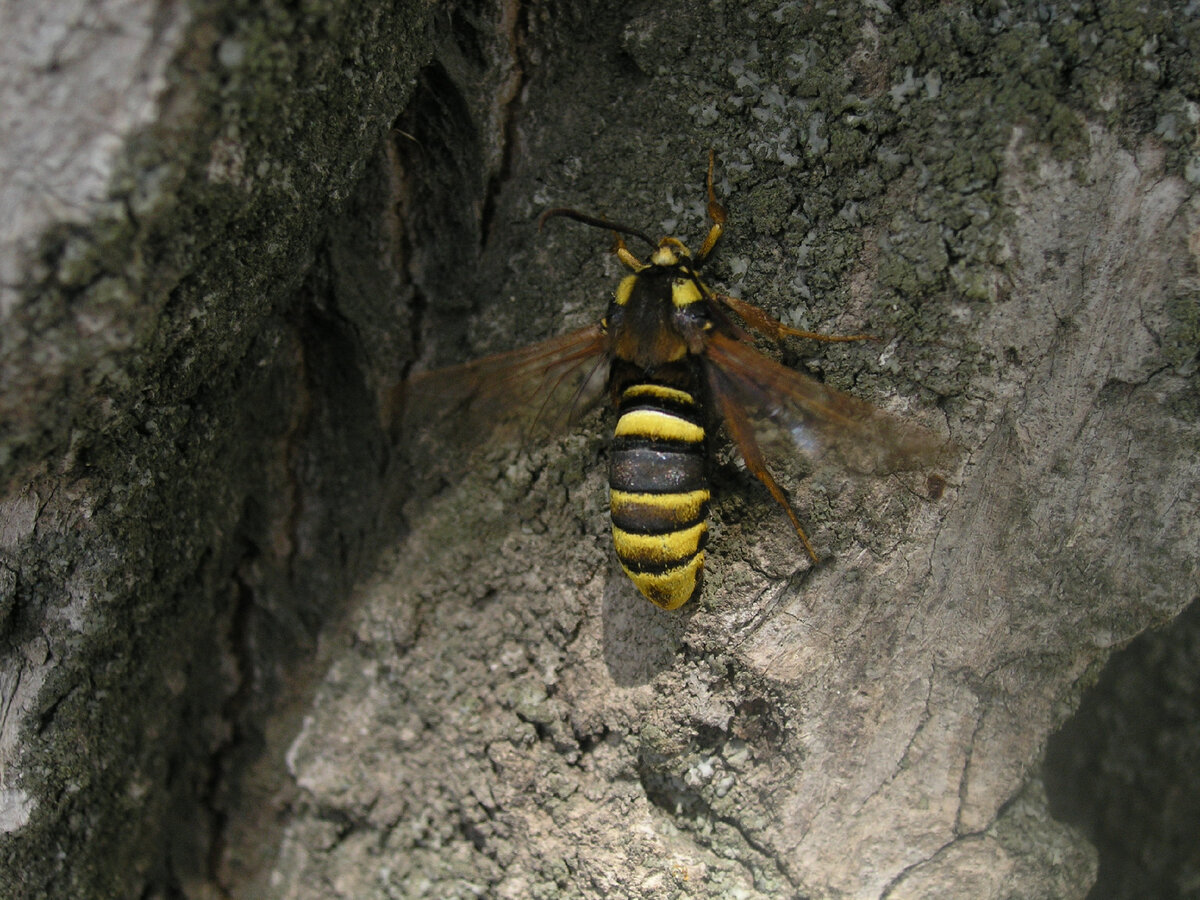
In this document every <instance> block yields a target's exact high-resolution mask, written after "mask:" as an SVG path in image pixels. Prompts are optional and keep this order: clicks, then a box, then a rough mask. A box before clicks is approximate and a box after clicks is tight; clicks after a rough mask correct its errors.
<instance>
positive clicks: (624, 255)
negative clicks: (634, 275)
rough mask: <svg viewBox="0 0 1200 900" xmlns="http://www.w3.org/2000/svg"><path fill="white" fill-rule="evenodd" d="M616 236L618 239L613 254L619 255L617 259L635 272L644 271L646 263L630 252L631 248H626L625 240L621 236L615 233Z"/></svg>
mask: <svg viewBox="0 0 1200 900" xmlns="http://www.w3.org/2000/svg"><path fill="white" fill-rule="evenodd" d="M614 236H615V237H616V239H617V245H616V246H615V247H614V248H613V253H615V254H616V255H617V259H619V260H620V261H621V262H623V263H625V265H627V266H628V267H629V268H631V269H633V271H635V272H640V271H642V269H644V268H646V264H645V263H644V262H642V261H641V260H640V259H638V258H637V257H636V256H634V255H633V254H632V253H630V252H629V248H628V247H626V246H625V239H624V238H623V237H621V235H619V234H616V232H614Z"/></svg>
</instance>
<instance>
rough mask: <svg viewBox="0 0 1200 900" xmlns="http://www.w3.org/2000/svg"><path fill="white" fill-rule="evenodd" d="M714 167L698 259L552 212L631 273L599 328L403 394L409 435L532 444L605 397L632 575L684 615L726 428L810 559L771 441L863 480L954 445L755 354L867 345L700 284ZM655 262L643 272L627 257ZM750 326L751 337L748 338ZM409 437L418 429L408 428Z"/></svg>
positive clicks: (601, 223) (582, 217)
mask: <svg viewBox="0 0 1200 900" xmlns="http://www.w3.org/2000/svg"><path fill="white" fill-rule="evenodd" d="M713 161H714V160H713V154H712V153H711V152H710V154H709V160H708V177H707V187H708V217H709V219H710V220H711V221H712V226H711V227H710V229H709V231H708V234H707V236H706V237H705V239H704V242H703V243H702V244H701V245H700V249H699V251H698V252H697V253H696V254H695V255H693V254H692V253H691V252H690V251H689V250H688V248H687V246H685V245H684V243H683V242H682V241H680V240H679V239H677V238H674V237H664V238H662V239H661V240H658V241H654V240H653V239H651V238H650V237H649V236H647V235H646V234H645V233H644V232H642V231H638V230H637V229H634V228H631V227H629V226H626V225H622V224H619V223H616V222H610V221H608V220H606V219H603V218H599V217H597V216H592V215H588V214H585V213H581V212H578V211H577V210H573V209H566V208H555V209H549V210H546V211H545V212H544V213H542V215H541V217H540V219H539V220H538V227H539V229H540V228H541V227H542V226H544V225H545V224H546V222H548V221H549V220H551V219H555V218H563V219H573V220H575V221H578V222H582V223H583V224H585V225H590V226H593V227H596V228H602V229H606V230H608V231H611V232H613V234H614V235H615V240H616V243H615V248H614V252H615V254H616V256H617V258H618V259H619V260H620V261H621V262H622V263H623V264H624V265H625V266H626V267H628V268H629V269H630V270H631V271H630V274H628V275H626V276H625V277H624V278H623V279H622V281H621V282H620V284H619V285H618V286H617V289H616V292H615V294H614V296H613V298H612V300H611V301H610V302H609V304H608V310H607V312H606V314H605V316H604V318H602V319H601V320H600V321H599V322H598V323H596V324H594V325H590V326H588V327H586V328H581V329H579V330H577V331H573V332H570V333H569V334H565V335H562V336H560V337H556V338H552V339H550V340H547V341H543V342H541V343H538V344H534V345H532V346H528V347H524V348H521V349H518V350H513V351H509V352H507V353H500V354H496V355H494V356H488V357H484V358H482V359H478V360H475V361H474V362H469V363H466V364H464V365H459V366H454V367H451V368H447V369H440V370H435V371H431V372H424V373H421V374H418V375H416V376H414V377H413V378H411V379H409V380H408V381H407V382H406V383H405V385H403V386H402V388H401V393H402V398H401V401H400V402H401V404H402V405H403V406H404V410H405V417H406V422H411V423H412V430H418V431H419V430H420V429H421V428H422V427H424V426H425V425H427V424H428V423H429V422H430V420H431V418H432V417H436V416H441V417H452V418H453V419H454V420H455V421H456V422H457V425H456V427H458V428H460V429H461V432H460V433H461V434H463V435H464V436H470V437H473V438H475V439H479V438H480V437H481V436H483V435H484V434H486V433H490V432H491V431H492V430H494V428H495V426H497V425H498V424H499V423H500V422H501V421H502V420H508V421H512V422H515V423H516V424H518V425H519V426H521V427H522V428H523V429H524V430H526V431H527V430H528V428H529V427H531V426H533V425H540V426H543V427H547V428H549V427H554V426H556V425H562V424H567V423H570V422H573V421H574V420H576V419H577V418H578V417H579V415H580V414H581V413H582V412H584V411H586V410H587V409H588V408H590V407H591V406H592V405H593V404H594V403H595V401H596V400H597V399H598V398H599V397H600V396H601V395H602V394H603V393H604V388H606V387H607V389H608V393H609V394H610V396H611V398H612V401H613V403H614V404H615V406H616V409H617V423H616V428H615V432H614V437H613V442H612V446H611V451H610V457H609V494H610V508H611V518H612V536H613V544H614V547H615V549H616V553H617V558H618V560H619V561H620V564H621V567H622V568H623V569H624V570H625V572H626V574H628V576H629V578H630V579H631V580H632V581H633V583H634V584H635V585H636V586H637V588H638V589H639V590H640V591H641V592H642V594H644V595H645V596H646V597H647V598H648V599H649V600H650V601H651V602H653V603H655V604H657V605H658V606H660V607H662V608H664V609H676V608H678V607H679V606H682V605H683V604H684V603H686V602H687V601H688V600H689V599H691V598H692V597H693V596H694V595H695V593H696V591H697V590H698V589H699V586H700V582H701V575H702V571H703V567H704V553H705V549H704V548H705V544H706V541H707V537H708V505H709V500H710V494H709V489H708V481H707V478H706V475H705V469H706V463H707V452H706V448H707V445H708V436H709V432H710V425H711V424H713V421H712V420H714V419H718V420H719V421H720V422H722V423H724V425H725V428H726V430H727V431H728V433H729V436H730V437H731V438H732V440H733V442H734V444H735V445H736V446H737V449H738V450H739V452H740V453H741V456H742V459H743V460H744V461H745V464H746V468H747V469H748V470H749V471H750V472H751V473H752V474H753V475H754V476H755V477H756V478H757V479H758V480H759V481H760V482H762V484H763V485H764V486H765V487H766V489H767V490H768V491H769V492H770V494H771V496H772V497H773V498H774V499H775V501H776V502H777V503H778V504H779V505H780V507H782V509H783V511H784V512H785V513H786V514H787V516H788V518H789V520H790V521H791V523H792V527H793V528H794V529H795V532H796V535H797V537H798V538H799V540H800V543H801V544H802V545H803V547H804V549H805V551H807V553H808V555H809V556H810V557H811V558H812V559H813V561H814V562H816V561H817V553H816V550H815V549H814V548H813V545H812V542H811V541H810V540H809V538H808V535H806V534H805V533H804V528H803V527H802V526H801V524H800V519H799V517H798V516H797V515H796V512H795V510H794V509H792V506H791V504H790V503H789V502H788V499H787V497H786V496H785V494H784V492H783V489H782V488H780V486H779V485H778V484H777V483H776V481H775V478H774V477H773V476H772V475H771V472H770V470H769V469H768V467H767V463H766V460H765V457H764V454H763V450H762V448H761V446H760V434H765V433H768V432H772V431H773V432H775V434H783V435H784V436H786V437H787V438H788V439H789V443H790V445H791V449H792V450H793V452H795V451H800V452H804V453H806V454H808V455H810V456H819V455H824V454H832V455H833V456H834V457H836V459H837V461H838V462H839V463H840V464H841V465H843V466H845V467H847V468H849V469H852V470H856V471H863V472H892V471H898V470H902V469H911V468H917V467H921V466H924V465H928V464H931V463H933V462H935V461H936V460H937V459H938V458H939V457H940V455H941V451H942V449H943V447H944V445H945V442H944V441H943V439H941V438H939V437H937V436H936V435H934V434H933V433H932V432H930V431H927V430H926V429H924V428H921V427H919V426H916V425H910V424H907V423H905V422H903V421H902V420H900V419H898V418H896V417H894V416H892V415H890V414H888V413H885V412H883V411H881V410H879V409H876V408H875V407H873V406H871V405H870V404H868V403H865V402H863V401H861V400H857V399H855V398H853V397H850V396H847V395H846V394H843V393H840V392H838V391H835V390H833V389H832V388H829V387H826V386H825V385H824V384H821V383H820V382H818V381H816V380H814V379H812V378H810V377H808V376H807V375H803V374H801V373H799V372H796V371H793V370H792V369H789V368H787V367H786V366H783V365H781V364H780V363H778V362H776V361H775V360H773V359H771V358H770V357H768V356H765V355H763V354H762V353H760V352H759V351H758V350H757V349H755V346H754V340H755V339H754V337H753V335H752V334H751V333H750V331H748V330H747V329H750V330H752V331H755V332H758V333H759V334H760V335H762V336H764V337H766V338H769V339H772V340H774V341H782V340H783V339H784V338H806V339H809V340H815V341H862V340H870V339H872V338H871V337H870V336H869V335H865V334H851V335H829V334H819V333H814V332H809V331H801V330H799V329H796V328H792V327H790V326H787V325H784V324H783V323H782V322H780V321H778V320H776V319H775V318H773V317H772V316H770V315H769V314H768V313H766V312H765V311H764V310H762V309H760V308H759V307H757V306H755V305H753V304H751V303H748V302H746V301H745V300H739V299H737V298H735V297H731V296H728V295H726V294H723V293H720V292H719V291H715V290H713V289H712V288H710V287H708V286H707V285H706V284H705V283H704V282H703V281H701V280H700V276H699V272H700V270H701V268H702V267H703V265H704V263H705V262H707V261H708V259H709V256H710V255H711V253H712V251H713V248H714V247H715V246H716V243H717V241H718V239H719V238H720V237H721V234H722V232H723V231H724V228H725V221H726V212H725V209H724V208H723V207H722V206H721V204H719V203H718V202H717V198H716V195H715V193H714V190H713ZM626 237H630V238H636V239H637V240H639V241H642V242H643V243H645V244H646V245H647V246H648V247H649V248H650V255H649V257H648V261H646V262H643V261H642V260H641V259H639V258H638V257H637V256H636V255H635V254H634V253H633V252H631V251H630V250H629V248H628V247H627V246H626V244H625V238H626ZM739 323H740V324H739ZM406 430H409V429H408V428H406Z"/></svg>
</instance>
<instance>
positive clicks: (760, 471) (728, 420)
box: [709, 376, 820, 563]
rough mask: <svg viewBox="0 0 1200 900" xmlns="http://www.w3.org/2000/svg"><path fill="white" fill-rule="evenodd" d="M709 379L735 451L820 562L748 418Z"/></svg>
mask: <svg viewBox="0 0 1200 900" xmlns="http://www.w3.org/2000/svg"><path fill="white" fill-rule="evenodd" d="M709 382H710V385H711V387H712V388H713V391H712V393H713V395H714V396H715V397H716V399H717V405H718V407H719V408H720V410H721V418H722V419H723V420H724V421H725V427H726V428H728V429H729V436H730V437H731V438H733V443H734V444H735V445H736V446H737V448H738V452H739V453H741V454H742V459H743V461H745V463H746V468H747V469H749V470H750V472H751V474H753V475H754V477H755V478H757V479H758V480H759V481H761V482H762V483H763V486H764V487H766V489H767V490H768V491H770V492H771V496H772V497H774V498H775V502H776V503H778V504H779V505H780V506H782V507H783V511H784V512H786V513H787V515H788V518H789V519H791V520H792V527H793V528H795V529H796V534H797V535H799V536H800V542H801V543H802V544H804V549H805V550H807V551H808V555H809V556H811V557H812V561H813V563H818V562H820V559H818V557H817V551H816V550H814V549H813V545H812V542H811V541H810V540H809V539H808V535H807V534H805V533H804V528H803V527H802V526H801V525H800V518H799V517H798V516H797V515H796V511H795V510H794V509H792V505H791V504H790V503H788V499H787V495H785V494H784V493H783V488H781V487H780V486H779V484H778V483H777V482H776V481H775V479H774V477H772V475H771V473H770V471H768V469H767V463H766V460H765V459H763V455H762V450H761V449H759V446H758V441H757V440H756V439H755V437H754V430H753V427H752V426H751V424H750V420H749V419H748V418H747V417H746V411H745V410H744V409H742V407H741V406H740V405H739V404H738V402H737V401H736V400H735V399H734V398H733V397H731V396H730V395H729V392H728V391H725V390H723V389H722V388H721V385H720V383H719V382H718V381H717V379H715V378H712V377H711V376H710V379H709Z"/></svg>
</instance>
